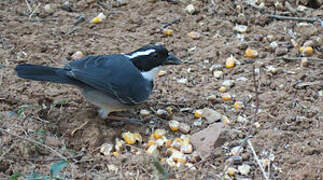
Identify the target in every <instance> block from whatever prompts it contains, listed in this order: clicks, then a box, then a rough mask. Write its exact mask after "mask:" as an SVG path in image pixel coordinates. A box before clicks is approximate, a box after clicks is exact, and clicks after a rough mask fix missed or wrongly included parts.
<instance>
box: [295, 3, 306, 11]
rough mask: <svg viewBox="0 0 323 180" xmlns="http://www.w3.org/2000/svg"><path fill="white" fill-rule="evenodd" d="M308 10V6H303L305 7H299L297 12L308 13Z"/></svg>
mask: <svg viewBox="0 0 323 180" xmlns="http://www.w3.org/2000/svg"><path fill="white" fill-rule="evenodd" d="M307 9H308V8H307V7H306V6H303V5H299V6H297V8H296V10H297V11H299V12H304V11H306V10H307Z"/></svg>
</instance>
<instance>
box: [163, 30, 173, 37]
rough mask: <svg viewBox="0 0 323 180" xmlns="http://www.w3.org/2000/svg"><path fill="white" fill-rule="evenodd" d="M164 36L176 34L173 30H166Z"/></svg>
mask: <svg viewBox="0 0 323 180" xmlns="http://www.w3.org/2000/svg"><path fill="white" fill-rule="evenodd" d="M163 34H164V35H165V36H172V35H173V34H174V30H172V29H164V30H163Z"/></svg>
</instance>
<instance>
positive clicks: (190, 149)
mask: <svg viewBox="0 0 323 180" xmlns="http://www.w3.org/2000/svg"><path fill="white" fill-rule="evenodd" d="M181 152H183V153H185V154H191V153H192V152H193V146H192V144H190V143H183V144H182V146H181Z"/></svg>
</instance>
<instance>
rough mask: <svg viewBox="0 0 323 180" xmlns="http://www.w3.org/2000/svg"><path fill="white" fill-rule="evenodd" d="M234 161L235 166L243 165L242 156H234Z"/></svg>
mask: <svg viewBox="0 0 323 180" xmlns="http://www.w3.org/2000/svg"><path fill="white" fill-rule="evenodd" d="M232 160H233V164H234V165H240V164H241V163H242V157H241V156H232Z"/></svg>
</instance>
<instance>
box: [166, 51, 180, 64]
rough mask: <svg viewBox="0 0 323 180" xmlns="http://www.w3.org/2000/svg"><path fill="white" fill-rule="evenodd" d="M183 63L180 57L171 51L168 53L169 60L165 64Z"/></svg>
mask: <svg viewBox="0 0 323 180" xmlns="http://www.w3.org/2000/svg"><path fill="white" fill-rule="evenodd" d="M181 63H182V61H181V60H180V59H178V58H177V57H175V56H174V55H172V54H171V53H168V58H167V61H166V62H165V63H164V64H165V65H169V64H181Z"/></svg>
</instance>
